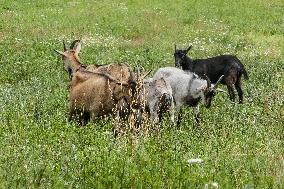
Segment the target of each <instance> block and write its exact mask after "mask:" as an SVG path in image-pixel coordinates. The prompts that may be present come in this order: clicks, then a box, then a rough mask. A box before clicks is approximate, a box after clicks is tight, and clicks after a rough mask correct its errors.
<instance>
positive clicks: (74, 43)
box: [70, 39, 80, 50]
mask: <svg viewBox="0 0 284 189" xmlns="http://www.w3.org/2000/svg"><path fill="white" fill-rule="evenodd" d="M77 43H80V40H79V39H76V40H74V41H73V42H72V43H71V45H70V49H72V50H75V49H74V47H75V46H76V45H77Z"/></svg>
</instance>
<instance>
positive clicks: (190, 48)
mask: <svg viewBox="0 0 284 189" xmlns="http://www.w3.org/2000/svg"><path fill="white" fill-rule="evenodd" d="M191 48H192V45H190V46H189V47H188V48H187V49H186V54H187V53H188V51H189V50H190V49H191Z"/></svg>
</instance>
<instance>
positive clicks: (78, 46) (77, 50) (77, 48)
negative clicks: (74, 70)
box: [73, 42, 82, 55]
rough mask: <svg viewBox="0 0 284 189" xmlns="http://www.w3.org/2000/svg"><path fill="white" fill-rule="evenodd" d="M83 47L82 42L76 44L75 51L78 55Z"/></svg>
mask: <svg viewBox="0 0 284 189" xmlns="http://www.w3.org/2000/svg"><path fill="white" fill-rule="evenodd" d="M81 48H82V45H81V43H80V42H78V43H77V44H76V45H75V46H74V48H73V49H74V51H75V53H76V55H78V54H79V53H80V51H81Z"/></svg>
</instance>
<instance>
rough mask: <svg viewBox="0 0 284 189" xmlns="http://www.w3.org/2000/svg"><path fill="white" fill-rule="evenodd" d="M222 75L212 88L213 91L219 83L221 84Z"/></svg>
mask: <svg viewBox="0 0 284 189" xmlns="http://www.w3.org/2000/svg"><path fill="white" fill-rule="evenodd" d="M223 77H224V75H222V76H221V77H220V78H219V79H218V81H217V82H216V84H215V86H214V89H217V86H218V85H219V83H220V82H221V80H222V79H223Z"/></svg>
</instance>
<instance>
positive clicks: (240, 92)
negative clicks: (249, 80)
mask: <svg viewBox="0 0 284 189" xmlns="http://www.w3.org/2000/svg"><path fill="white" fill-rule="evenodd" d="M235 88H236V90H237V92H238V96H239V103H240V104H242V103H243V91H242V88H241V83H240V82H237V83H236V84H235Z"/></svg>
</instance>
